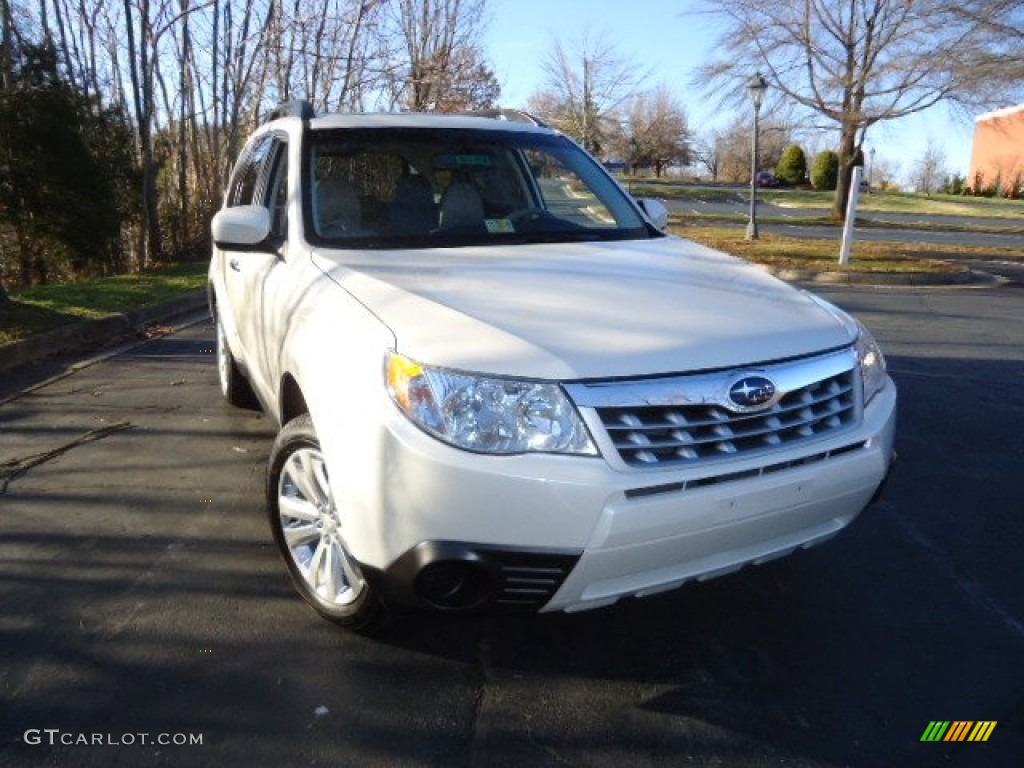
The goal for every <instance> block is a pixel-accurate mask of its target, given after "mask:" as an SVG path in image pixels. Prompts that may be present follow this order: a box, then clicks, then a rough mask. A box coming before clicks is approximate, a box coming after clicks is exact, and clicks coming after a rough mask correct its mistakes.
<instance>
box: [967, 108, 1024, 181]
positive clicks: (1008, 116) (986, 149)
mask: <svg viewBox="0 0 1024 768" xmlns="http://www.w3.org/2000/svg"><path fill="white" fill-rule="evenodd" d="M967 183H968V184H969V185H970V186H971V187H975V188H980V189H986V188H991V187H996V186H998V187H999V189H998V190H997V191H998V193H999V194H1003V195H1010V194H1011V191H1015V193H1016V195H1019V194H1020V192H1021V187H1022V186H1024V104H1021V105H1019V106H1016V107H1009V108H1007V109H1000V110H998V111H996V112H988V113H986V114H984V115H979V116H978V117H977V118H975V120H974V146H973V148H972V150H971V175H970V176H969V177H968V179H967Z"/></svg>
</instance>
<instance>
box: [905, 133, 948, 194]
mask: <svg viewBox="0 0 1024 768" xmlns="http://www.w3.org/2000/svg"><path fill="white" fill-rule="evenodd" d="M946 175H947V170H946V156H945V154H944V153H943V152H942V150H941V149H940V148H939V145H938V144H937V143H936V142H935V140H934V139H931V138H930V139H928V144H927V146H925V148H924V151H923V152H922V153H921V156H920V157H919V158H918V159H917V160H916V162H915V163H914V168H913V171H912V172H911V179H910V182H911V184H912V185H913V186H914V188H915V189H916V190H917V191H918V192H923V193H924V194H926V195H928V197H931V196H932V192H934V191H935V190H936V189H937V188H938V186H939V185H940V184H941V183H942V180H943V178H944V177H945V176H946Z"/></svg>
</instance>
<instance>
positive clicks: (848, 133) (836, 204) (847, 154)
mask: <svg viewBox="0 0 1024 768" xmlns="http://www.w3.org/2000/svg"><path fill="white" fill-rule="evenodd" d="M856 162H857V126H856V125H854V124H845V125H843V128H842V135H841V137H840V140H839V177H838V178H837V179H836V196H835V199H834V200H833V202H832V218H833V219H835V220H836V221H846V202H847V200H849V198H850V179H851V177H852V176H853V166H854V165H855V164H856Z"/></svg>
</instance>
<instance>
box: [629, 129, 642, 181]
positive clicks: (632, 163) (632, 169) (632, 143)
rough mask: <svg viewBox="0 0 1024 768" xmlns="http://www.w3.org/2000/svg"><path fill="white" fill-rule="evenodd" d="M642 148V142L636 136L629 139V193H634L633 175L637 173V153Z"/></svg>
mask: <svg viewBox="0 0 1024 768" xmlns="http://www.w3.org/2000/svg"><path fill="white" fill-rule="evenodd" d="M639 148H640V142H638V141H637V140H636V136H634V137H633V138H631V139H630V140H629V194H631V195H632V194H633V176H635V175H636V153H637V151H638V150H639Z"/></svg>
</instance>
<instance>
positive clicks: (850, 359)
mask: <svg viewBox="0 0 1024 768" xmlns="http://www.w3.org/2000/svg"><path fill="white" fill-rule="evenodd" d="M749 374H758V375H763V376H767V377H768V378H770V379H771V380H772V381H773V382H774V383H775V385H776V387H777V389H778V392H779V396H778V398H777V399H776V400H775V402H774V404H773V405H771V406H770V407H767V408H764V409H762V410H755V411H752V412H749V411H748V412H742V411H740V410H739V409H737V408H736V407H731V406H730V404H729V399H728V392H729V387H730V385H731V384H732V383H734V382H735V381H736V379H737V376H740V375H743V376H746V375H749ZM856 374H857V367H856V357H855V353H854V352H853V350H843V351H840V352H837V353H831V354H828V355H823V356H820V357H816V358H810V359H806V360H797V361H790V362H786V363H782V364H777V365H766V366H761V367H752V368H749V369H747V368H743V369H736V370H730V371H722V372H717V373H711V374H698V375H693V376H671V377H659V378H652V379H646V380H635V381H627V382H599V383H596V384H594V383H588V384H569V385H567V386H566V391H567V392H568V393H569V395H570V397H572V398H573V400H574V402H576V404H577V405H579V406H582V407H584V408H586V407H591V408H593V409H594V411H593V413H594V414H596V421H597V422H599V424H600V426H601V427H602V428H603V430H604V434H603V435H602V436H601V437H602V439H601V440H600V442H602V443H605V445H606V446H609V447H612V448H614V450H615V452H616V453H617V455H618V456H619V458H620V459H621V460H622V462H623V463H624V464H625V465H626V466H628V467H634V468H672V467H689V466H700V465H702V464H703V463H705V462H708V461H713V460H717V459H724V458H742V457H746V456H753V455H757V454H760V453H764V452H771V451H776V450H782V449H786V448H791V447H794V446H796V445H797V444H800V443H802V442H805V441H809V440H812V439H815V438H820V437H825V436H830V435H832V434H834V433H838V432H841V431H842V430H845V429H847V428H848V427H851V426H853V425H854V424H855V423H856V422H857V421H858V419H859V416H860V406H859V401H860V384H859V380H858V377H857V375H856Z"/></svg>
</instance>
